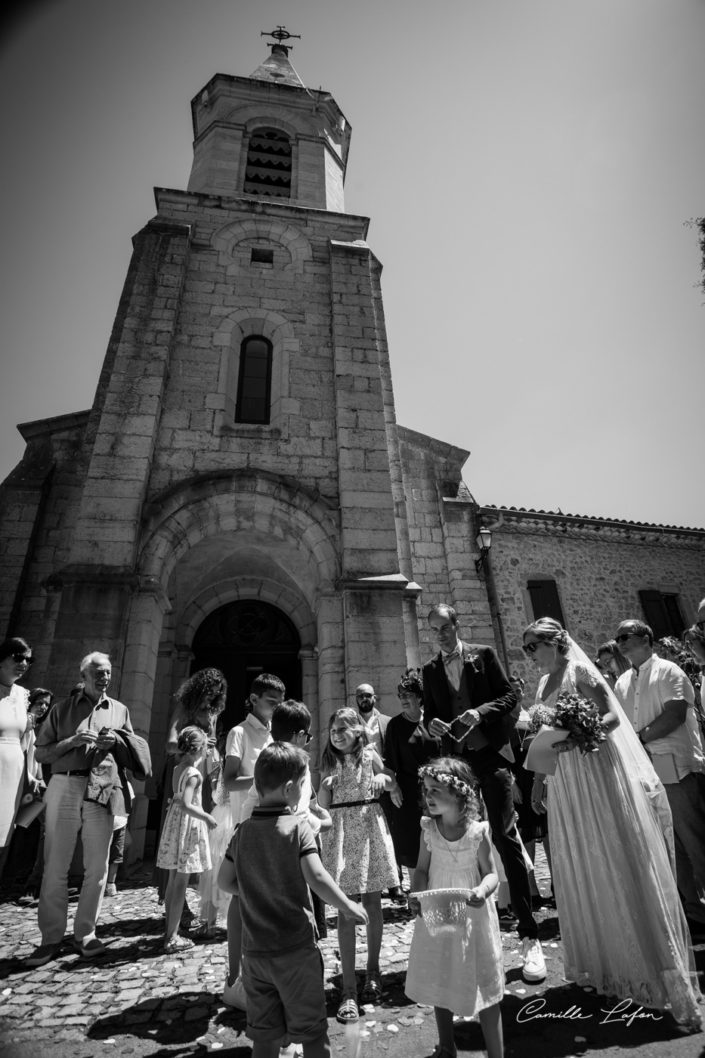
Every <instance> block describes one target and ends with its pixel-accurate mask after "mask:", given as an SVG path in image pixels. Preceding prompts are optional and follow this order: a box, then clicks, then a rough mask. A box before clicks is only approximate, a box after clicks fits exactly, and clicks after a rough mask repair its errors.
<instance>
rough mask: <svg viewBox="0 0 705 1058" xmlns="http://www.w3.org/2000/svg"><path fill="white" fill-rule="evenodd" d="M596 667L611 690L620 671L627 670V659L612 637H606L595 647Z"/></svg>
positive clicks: (620, 673)
mask: <svg viewBox="0 0 705 1058" xmlns="http://www.w3.org/2000/svg"><path fill="white" fill-rule="evenodd" d="M597 667H598V668H599V670H600V672H601V673H602V675H603V676H604V677H605V682H606V683H607V685H608V686H609V687H611V688H612V689H613V690H614V686H615V684H616V682H617V680H618V679H619V677H620V676H621V675H622V673H623V672H628V670H629V661H628V660H627V658H625V656H624V654H623V653H622V651H621V650H620V649H619V646H618V645H617V643H615V641H614V639H608V640H607V642H606V643H601V644H600V646H599V647H598V648H597Z"/></svg>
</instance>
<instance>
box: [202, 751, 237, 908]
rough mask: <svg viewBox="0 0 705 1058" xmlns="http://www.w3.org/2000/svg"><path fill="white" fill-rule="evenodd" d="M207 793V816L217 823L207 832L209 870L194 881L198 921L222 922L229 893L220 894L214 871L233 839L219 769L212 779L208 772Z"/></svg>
mask: <svg viewBox="0 0 705 1058" xmlns="http://www.w3.org/2000/svg"><path fill="white" fill-rule="evenodd" d="M211 790H212V792H213V808H212V809H211V815H212V816H213V818H214V819H215V821H216V823H217V824H218V825H217V827H215V829H214V830H209V831H208V844H209V845H210V850H211V862H212V865H213V866H212V868H211V870H210V871H204V872H203V874H202V875H201V877H200V879H199V882H198V892H199V895H200V897H201V918H202V919H203V920H204V921H205V922H209V921H210V922H212V923H213V924H215V923H216V922H220V923H223V924H224V923H225V918H226V916H227V913H228V906H229V904H230V893H226V892H224V890H222V889H220V888H219V886H218V872H219V871H220V867H221V864H222V862H223V860H224V859H225V853H226V852H227V850H228V845H229V844H230V839H231V838H232V836H233V830H234V829H235V825H234V823H233V814H232V808H231V805H230V796H229V794H228V791H227V790H226V789H225V787H224V785H223V769H222V766H221V768H220V769H219V771H218V775H217V778H215V779H214V778H213V772H211Z"/></svg>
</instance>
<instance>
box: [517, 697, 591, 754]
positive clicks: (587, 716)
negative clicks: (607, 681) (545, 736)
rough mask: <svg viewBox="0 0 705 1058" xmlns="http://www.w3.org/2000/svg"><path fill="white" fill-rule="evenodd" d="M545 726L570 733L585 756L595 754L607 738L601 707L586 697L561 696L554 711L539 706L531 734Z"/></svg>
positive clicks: (532, 723) (533, 718)
mask: <svg viewBox="0 0 705 1058" xmlns="http://www.w3.org/2000/svg"><path fill="white" fill-rule="evenodd" d="M543 726H547V727H557V728H560V729H561V730H563V731H567V732H568V734H569V736H570V737H571V738H572V739H574V741H575V742H577V743H578V746H579V748H580V752H581V753H594V752H595V750H597V749H599V748H600V745H601V744H602V743H603V742H604V741H605V739H606V737H607V735H606V732H605V729H604V728H603V726H602V718H601V716H600V712H599V710H598V708H597V706H596V705H595V704H594V702H591V701H589V700H588V699H587V698H583V696H582V694H569V693H568V692H564V693H563V694H559V695H558V698H557V700H556V705H555V707H554V708H548V707H546V706H545V705H537V706H536V708H535V709H532V710H531V724H530V730H531V731H538V730H539V728H541V727H543Z"/></svg>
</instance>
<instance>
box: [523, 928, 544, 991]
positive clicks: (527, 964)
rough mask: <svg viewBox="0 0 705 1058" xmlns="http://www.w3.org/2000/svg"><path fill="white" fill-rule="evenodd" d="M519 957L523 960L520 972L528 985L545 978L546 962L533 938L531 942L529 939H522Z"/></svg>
mask: <svg viewBox="0 0 705 1058" xmlns="http://www.w3.org/2000/svg"><path fill="white" fill-rule="evenodd" d="M521 957H522V959H523V960H524V965H523V967H522V970H521V976H522V977H523V978H524V980H525V981H528V982H529V984H535V983H536V982H537V981H543V980H544V979H545V977H546V960H545V959H544V957H543V951H542V950H541V944H540V942H539V941H538V940H536V939H535V938H534V940H532V939H531V937H524V940H523V941H522V944H521Z"/></svg>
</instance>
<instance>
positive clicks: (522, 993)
mask: <svg viewBox="0 0 705 1058" xmlns="http://www.w3.org/2000/svg"><path fill="white" fill-rule="evenodd" d="M517 995H518V996H525V995H526V989H525V988H517Z"/></svg>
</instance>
